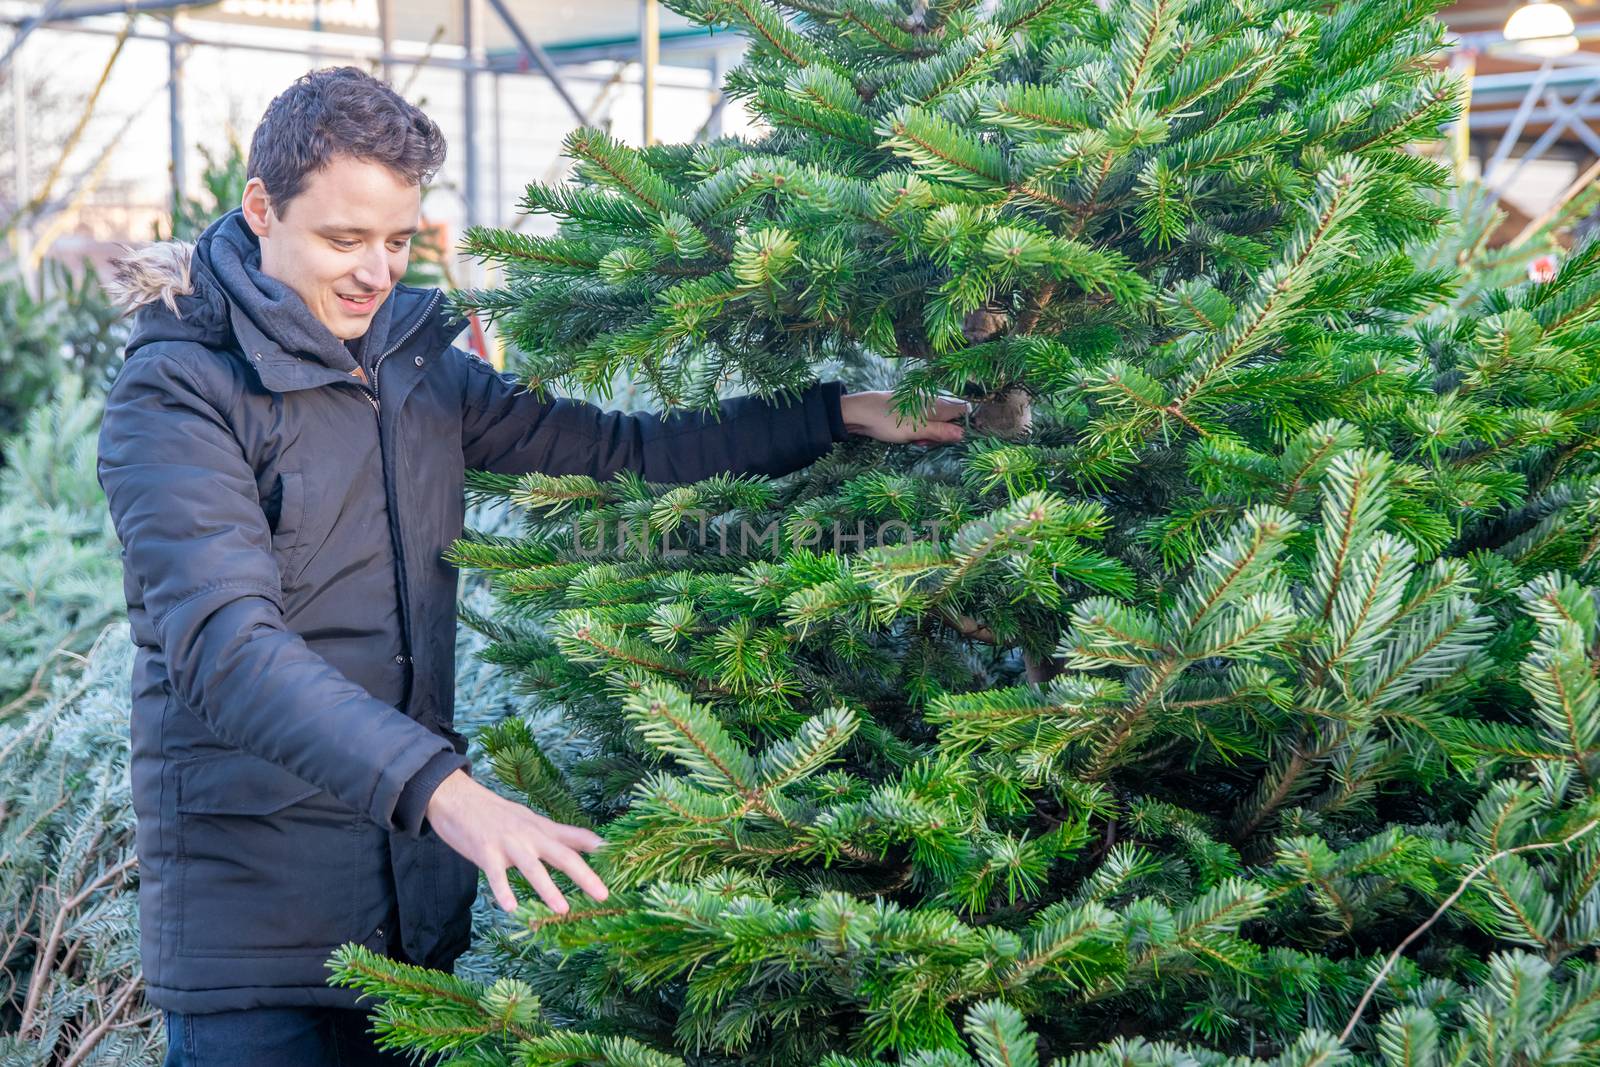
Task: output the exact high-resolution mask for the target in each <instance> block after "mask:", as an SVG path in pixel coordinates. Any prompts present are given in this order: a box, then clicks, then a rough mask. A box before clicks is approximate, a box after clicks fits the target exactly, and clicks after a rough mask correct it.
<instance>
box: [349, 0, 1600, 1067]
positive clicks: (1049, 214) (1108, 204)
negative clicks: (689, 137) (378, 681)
mask: <svg viewBox="0 0 1600 1067" xmlns="http://www.w3.org/2000/svg"><path fill="white" fill-rule="evenodd" d="M671 6H673V7H674V8H676V9H678V10H681V11H683V12H685V13H687V14H688V15H690V16H691V17H693V18H695V19H697V20H699V21H701V22H704V23H706V24H708V25H716V26H726V27H732V28H735V29H738V30H741V31H742V32H744V33H745V34H746V35H747V36H748V38H749V40H750V51H749V55H748V57H747V59H746V61H745V62H744V63H743V65H741V66H740V67H739V68H738V69H737V70H736V71H735V72H734V73H733V74H732V75H731V76H730V78H729V81H728V85H727V89H728V91H729V92H730V93H731V94H732V95H733V96H735V97H736V98H737V99H739V100H740V101H742V102H743V103H745V104H746V105H747V106H748V107H750V108H751V109H752V110H753V111H754V112H755V113H756V114H757V115H758V116H760V117H761V118H762V119H763V120H764V121H765V123H766V124H767V126H768V127H769V132H767V133H766V134H764V136H763V137H762V139H761V140H760V141H758V142H755V143H745V142H740V141H733V140H725V141H718V142H714V143H711V144H694V145H668V146H652V147H648V148H643V149H637V148H630V147H627V146H625V145H622V144H620V143H618V142H617V141H615V140H613V139H611V138H609V137H607V136H606V135H604V134H602V133H599V132H596V131H594V130H581V131H578V132H577V133H575V134H573V135H572V136H571V137H570V138H569V140H568V142H567V149H568V151H569V152H570V154H571V155H572V157H573V159H574V160H575V161H576V164H577V171H576V178H575V180H574V181H573V182H571V183H568V184H564V185H561V186H557V187H546V186H533V187H530V188H529V189H528V191H527V194H526V200H525V203H524V207H525V209H526V210H527V211H528V212H531V213H537V214H541V215H546V216H550V217H553V218H554V219H555V220H556V221H557V222H558V223H559V226H558V228H557V232H556V233H555V234H554V235H552V236H528V235H524V234H518V233H513V232H506V231H498V230H479V231H474V232H472V233H471V234H470V235H469V238H468V246H469V248H470V250H471V251H472V252H473V253H474V254H476V255H478V256H481V257H483V258H484V259H486V260H491V261H494V262H496V263H498V264H500V265H502V266H503V267H504V268H505V269H506V271H507V281H506V283H505V284H504V285H503V286H502V287H501V288H498V289H495V290H492V291H473V292H467V293H464V294H461V297H460V298H461V302H462V304H463V305H464V306H466V307H470V308H473V309H477V310H479V311H482V312H484V313H486V314H488V315H490V316H492V317H494V318H495V319H496V320H497V321H498V322H499V324H500V326H501V328H502V329H503V330H505V331H506V332H507V334H508V335H509V336H510V337H511V338H513V339H514V341H515V344H516V347H517V348H518V349H519V350H520V351H521V352H522V353H525V355H524V356H523V358H522V362H521V364H520V371H521V373H522V376H523V377H525V378H526V379H527V381H528V382H529V384H530V387H532V388H535V389H544V388H546V387H548V386H553V385H559V386H567V387H573V388H577V389H587V390H601V391H603V390H604V389H605V387H606V383H607V382H609V381H610V380H611V379H612V377H613V376H614V375H616V374H617V373H619V372H627V373H629V374H630V375H632V376H633V378H634V379H635V380H637V381H639V382H641V383H644V385H645V386H646V388H647V389H648V390H649V392H650V395H651V396H652V397H653V398H654V400H656V401H657V402H659V404H661V405H663V406H669V407H673V406H682V407H689V408H709V407H710V406H712V405H713V404H715V402H716V399H717V397H718V395H719V394H720V393H722V392H723V391H725V390H728V389H732V388H736V389H738V390H740V391H744V392H761V393H777V392H779V391H781V390H784V389H788V388H792V387H797V386H801V385H803V384H806V383H808V382H810V381H812V380H813V379H815V378H816V377H817V376H818V375H820V374H827V375H832V376H838V377H842V378H844V379H845V380H846V381H847V382H849V383H850V384H851V385H852V386H853V387H855V388H885V389H892V390H893V391H894V396H895V400H896V404H897V407H898V410H900V411H901V412H902V413H903V414H905V415H906V416H908V417H914V416H915V415H916V413H918V412H920V411H922V410H924V406H925V405H926V404H927V403H928V402H929V401H930V400H931V399H932V398H934V397H936V396H938V395H940V394H944V393H957V394H960V395H964V396H967V397H969V398H971V399H973V400H975V401H976V402H977V406H976V409H975V413H974V415H973V416H972V418H971V424H970V427H969V435H968V438H967V441H966V442H965V443H964V444H963V445H962V446H960V447H958V448H938V449H931V450H930V449H923V448H916V447H903V446H887V445H883V444H880V443H878V442H876V441H871V440H866V439H855V440H851V441H848V442H845V443H843V444H841V445H840V446H838V447H837V448H836V449H835V450H834V452H833V453H831V454H830V455H829V456H828V457H826V458H824V459H823V460H822V461H819V462H818V463H816V464H815V465H813V466H812V467H810V468H808V469H807V470H806V471H804V472H802V473H799V474H796V475H793V476H790V477H789V478H786V479H782V480H777V481H771V480H765V479H755V478H748V477H736V476H732V475H729V476H724V477H719V478H713V479H709V480H707V481H705V482H701V483H697V484H694V485H685V486H666V485H656V484H650V483H646V482H645V481H643V480H642V479H640V478H638V477H634V476H629V475H626V474H624V475H622V476H619V477H618V478H616V479H614V480H612V481H611V482H608V483H604V484H602V483H598V482H595V481H593V480H590V479H585V478H581V477H571V476H561V477H552V476H544V475H538V474H534V475H528V476H523V477H506V476H488V475H485V476H481V477H478V478H477V479H476V481H475V482H474V489H475V491H476V492H477V493H479V494H481V495H483V496H485V497H494V498H499V499H504V500H509V501H510V502H511V503H513V504H514V505H516V506H517V507H518V508H520V509H521V511H522V513H523V515H524V518H525V524H524V527H523V530H522V532H521V536H518V537H507V536H490V535H483V534H480V535H469V536H468V537H467V538H465V539H464V540H463V541H462V542H460V543H459V544H458V545H457V546H456V548H455V549H454V551H453V556H454V560H455V562H457V563H458V564H460V565H462V566H465V567H469V568H473V569H475V570H479V571H482V572H485V573H487V574H488V575H490V577H491V578H492V581H493V583H494V588H495V590H496V592H497V597H498V600H499V604H500V609H499V610H498V611H497V612H496V613H495V615H494V616H493V617H483V616H479V615H476V614H471V615H469V617H468V621H469V622H471V623H472V624H473V625H474V626H476V627H478V628H480V629H482V630H483V631H484V632H485V633H486V634H488V635H489V636H490V637H491V638H492V641H493V643H492V645H491V648H490V652H489V655H490V657H491V659H492V660H493V662H495V663H496V664H498V665H500V667H501V668H502V669H504V670H506V671H508V672H512V673H513V674H514V675H515V677H516V678H517V682H518V685H519V687H520V688H521V689H522V690H524V691H525V692H527V693H528V694H529V695H530V696H536V697H537V698H538V699H539V700H540V701H542V702H545V703H547V704H554V705H558V706H559V707H560V708H561V710H562V714H563V715H564V717H565V720H566V722H567V723H568V724H570V725H573V726H574V727H575V728H577V729H580V730H581V731H582V732H583V734H584V735H585V737H586V747H585V749H584V754H583V755H582V757H581V758H578V759H573V760H568V761H561V762H558V761H556V760H554V759H552V758H551V757H550V756H549V755H548V754H547V753H545V752H544V751H542V750H541V748H540V746H539V744H538V743H537V741H536V738H535V736H534V734H533V732H532V731H531V730H529V729H528V728H527V726H526V725H525V724H524V723H523V722H522V721H521V720H518V719H512V720H508V721H506V722H504V723H502V724H500V725H499V726H498V727H496V728H494V729H493V730H491V731H490V732H488V733H487V734H486V735H485V736H484V738H483V743H484V746H485V749H486V751H487V753H488V756H489V759H490V761H491V762H492V764H493V766H494V768H495V770H496V772H497V773H498V775H499V777H500V778H501V779H502V780H503V782H504V783H505V785H506V788H507V789H509V790H512V791H513V792H514V793H515V794H516V795H518V796H520V797H522V798H523V799H525V800H526V801H527V802H528V803H530V804H531V805H533V806H534V807H536V808H537V809H539V810H541V811H543V812H545V813H547V814H549V815H550V816H552V817H554V818H557V819H560V820H561V821H564V822H576V823H583V824H586V825H592V826H594V827H595V828H597V829H598V830H600V831H601V832H602V833H603V834H604V836H605V837H606V838H607V840H608V844H607V846H606V848H605V849H603V850H602V851H601V852H600V853H597V854H596V855H597V870H598V871H599V873H600V874H601V876H602V877H603V878H604V879H605V881H606V882H607V884H608V886H609V887H610V888H611V890H612V895H611V897H610V899H609V900H607V901H606V902H604V903H603V904H596V903H595V902H593V901H591V900H588V899H587V898H583V897H580V896H578V895H576V893H574V894H573V896H572V905H573V906H572V909H571V911H570V912H569V913H566V914H559V915H558V914H556V913H554V912H552V911H551V910H549V909H548V908H546V907H545V906H544V905H542V904H539V903H537V902H533V897H532V895H531V893H530V891H529V889H528V887H527V886H526V885H525V884H524V885H522V886H520V888H519V893H520V894H521V897H522V899H523V900H524V901H525V902H524V904H523V905H522V907H521V908H520V909H519V912H518V913H517V915H516V916H515V919H514V921H513V922H511V923H509V924H507V926H506V927H505V928H503V929H499V930H494V931H490V932H488V933H487V934H486V936H487V937H488V944H489V947H490V948H491V950H492V951H493V952H494V954H495V956H496V958H497V960H498V965H499V968H500V970H499V973H498V975H497V977H496V978H495V979H494V980H493V981H489V982H478V981H471V980H467V979H465V978H457V977H452V976H446V975H441V974H436V973H430V972H426V971H422V970H418V969H416V968H410V967H407V966H404V965H401V964H399V963H396V962H395V961H390V960H383V959H379V958H376V957H374V956H372V955H371V954H370V953H367V952H365V951H364V950H361V949H359V948H355V947H349V948H347V949H346V950H344V951H342V952H341V953H340V955H339V957H338V958H337V959H336V960H335V961H334V970H335V975H336V979H337V980H338V981H341V982H344V983H347V984H351V985H354V986H357V987H360V988H363V989H366V990H368V991H371V992H372V993H374V994H376V995H377V996H378V998H379V1002H380V1004H381V1006H380V1008H379V1024H378V1025H379V1027H380V1030H381V1032H382V1033H384V1034H385V1035H386V1040H388V1041H390V1042H391V1043H393V1044H394V1045H396V1046H397V1047H398V1046H403V1047H411V1048H418V1049H430V1050H438V1051H449V1052H451V1053H452V1054H453V1057H454V1059H453V1061H452V1062H459V1063H482V1064H511V1063H516V1064H573V1065H576V1064H585V1065H589V1064H604V1065H616V1067H622V1065H652V1067H656V1065H659V1067H667V1065H679V1064H697V1065H698V1064H734V1063H760V1064H816V1063H824V1064H828V1065H830V1067H846V1065H854V1064H865V1063H877V1062H899V1063H904V1064H908V1065H909V1064H917V1065H921V1067H934V1065H941V1067H942V1065H951V1067H954V1065H959V1064H970V1063H974V1062H977V1063H982V1064H986V1065H989V1064H993V1065H999V1064H1035V1063H1042V1062H1048V1061H1049V1060H1050V1058H1052V1057H1056V1058H1058V1060H1059V1062H1061V1063H1063V1064H1070V1065H1072V1067H1099V1065H1102V1064H1103V1065H1106V1067H1110V1065H1113V1064H1116V1065H1124V1064H1141V1065H1142V1064H1149V1065H1152V1067H1154V1065H1173V1067H1177V1065H1180V1064H1223V1063H1228V1064H1254V1063H1272V1064H1278V1065H1284V1067H1287V1065H1290V1064H1333V1063H1370V1064H1385V1065H1391V1064H1392V1065H1399V1064H1410V1065H1418V1067H1426V1065H1431V1064H1439V1065H1442V1064H1467V1063H1471V1064H1480V1063H1481V1064H1507V1065H1510V1064H1524V1063H1556V1062H1562V1063H1596V1062H1600V968H1597V966H1596V964H1595V963H1594V958H1595V951H1596V949H1597V948H1600V829H1597V827H1600V798H1597V795H1596V786H1597V775H1600V683H1597V681H1596V673H1597V669H1600V651H1597V649H1600V624H1597V621H1596V619H1597V600H1596V593H1595V588H1594V587H1595V585H1596V584H1597V580H1600V457H1597V442H1600V433H1597V431H1600V355H1597V353H1600V242H1594V243H1589V244H1587V245H1582V246H1580V247H1577V248H1575V249H1573V250H1572V251H1571V253H1570V254H1568V255H1567V256H1566V257H1565V258H1564V259H1563V261H1562V264H1561V266H1560V269H1559V271H1558V272H1557V273H1556V274H1555V276H1554V277H1553V278H1551V279H1549V280H1546V281H1539V282H1533V281H1527V282H1520V283H1518V284H1514V285H1511V286H1510V287H1485V291H1484V292H1483V293H1482V295H1477V296H1473V298H1472V299H1470V300H1465V301H1462V300H1458V299H1457V297H1458V294H1459V293H1460V292H1461V289H1462V287H1463V285H1465V284H1467V282H1468V280H1467V279H1465V278H1464V277H1463V274H1464V272H1463V266H1464V265H1465V262H1466V261H1465V259H1464V258H1463V257H1461V256H1459V255H1457V254H1454V253H1451V254H1445V255H1438V254H1431V253H1430V249H1435V248H1436V247H1437V246H1438V245H1439V244H1440V243H1441V242H1446V243H1448V242H1452V241H1454V242H1459V241H1460V240H1461V239H1462V238H1461V233H1462V232H1463V226H1462V224H1460V223H1459V222H1457V221H1455V220H1452V218H1451V215H1450V209H1449V206H1448V205H1449V204H1450V182H1451V175H1450V171H1449V169H1448V168H1447V167H1446V166H1445V165H1443V164H1441V163H1439V162H1437V161H1435V160H1434V159H1431V158H1429V157H1428V156H1426V155H1424V154H1419V153H1417V152H1415V151H1412V150H1410V149H1411V148H1412V147H1413V146H1415V145H1417V144H1419V143H1424V142H1427V141H1429V140H1432V139H1436V138H1437V137H1438V134H1439V131H1440V128H1441V126H1443V125H1444V124H1446V123H1448V122H1449V121H1451V120H1452V119H1453V118H1455V117H1456V116H1457V108H1458V104H1457V100H1458V93H1459V88H1460V87H1459V86H1458V85H1457V84H1456V83H1455V82H1454V81H1453V80H1452V78H1451V77H1450V76H1449V75H1447V74H1446V73H1444V72H1443V71H1442V70H1441V69H1440V68H1439V67H1438V65H1437V63H1436V62H1435V60H1436V58H1437V53H1438V51H1439V48H1440V46H1441V41H1442V34H1443V30H1442V27H1441V26H1440V24H1439V23H1438V22H1437V21H1436V20H1434V19H1433V18H1432V16H1431V8H1432V6H1433V5H1430V4H1427V3H1411V2H1403V3H1398V4H1397V3H1394V2H1379V0H1353V2H1336V3H1332V4H1321V3H1318V4H1311V3H1305V2H1301V0H1266V2H1258V0H1228V2H1224V0H1108V2H1107V3H1105V4H1104V5H1097V4H1095V3H1092V2H1089V0H1064V2H1051V0H1001V2H999V3H989V4H979V3H974V2H970V0H953V2H948V3H937V2H922V0H804V2H801V0H793V2H781V3H762V2H758V0H676V2H673V3H672V4H671ZM1475 283H1481V279H1477V280H1475Z"/></svg>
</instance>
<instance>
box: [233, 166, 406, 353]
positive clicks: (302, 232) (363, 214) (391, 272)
mask: <svg viewBox="0 0 1600 1067" xmlns="http://www.w3.org/2000/svg"><path fill="white" fill-rule="evenodd" d="M240 207H241V208H242V209H243V212H244V217H245V220H246V221H247V222H248V223H249V224H250V229H251V230H253V231H254V232H255V235H256V236H257V237H259V238H261V270H262V272H263V273H265V274H266V275H268V276H269V277H272V278H276V279H277V280H278V281H280V282H283V283H284V284H285V285H287V286H288V287H289V288H291V289H293V290H294V291H295V292H296V293H297V294H299V296H300V298H301V299H302V300H304V301H305V302H306V307H308V308H310V309H311V313H312V314H313V315H315V316H316V317H317V320H318V321H319V322H321V323H322V324H323V325H324V326H326V327H327V328H328V329H329V330H331V331H332V332H333V335H334V336H335V337H337V338H339V339H340V340H341V341H348V340H351V339H353V338H356V337H360V336H361V335H362V334H364V333H366V332H367V326H368V325H369V324H370V323H371V322H372V314H373V312H375V311H377V309H378V306H379V305H380V304H382V303H383V302H384V300H386V299H388V296H389V293H390V291H391V290H392V289H393V288H394V286H395V284H396V283H397V282H399V280H400V276H401V275H403V274H404V273H405V272H406V263H407V261H408V260H409V258H410V256H411V237H412V235H413V234H415V233H416V232H417V228H418V226H419V225H420V224H421V220H422V190H421V189H420V188H419V187H418V186H415V185H411V184H409V183H407V182H406V181H405V179H403V178H401V177H400V176H399V175H397V174H395V173H394V172H393V171H391V170H390V169H389V168H387V167H385V166H383V165H382V164H380V163H368V162H365V161H363V160H359V159H352V158H350V157H348V156H335V157H334V158H333V160H332V161H331V162H330V163H329V164H328V165H327V166H326V167H324V168H323V169H322V170H320V171H316V172H314V173H312V174H310V175H308V176H307V178H306V182H305V185H304V186H302V187H301V190H300V192H299V193H298V194H296V195H295V197H294V199H293V200H291V201H290V202H289V204H288V206H287V209H286V213H287V215H288V218H284V217H282V216H280V215H279V214H278V213H277V211H276V210H275V208H274V207H273V205H272V202H271V198H270V197H268V195H267V190H266V186H264V185H263V184H262V182H261V179H260V178H251V179H250V182H249V184H247V185H246V186H245V191H244V197H243V199H242V201H241V203H240Z"/></svg>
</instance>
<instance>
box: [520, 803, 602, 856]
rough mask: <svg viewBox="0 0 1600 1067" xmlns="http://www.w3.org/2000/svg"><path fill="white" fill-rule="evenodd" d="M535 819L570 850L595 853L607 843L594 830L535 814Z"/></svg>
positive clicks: (544, 829)
mask: <svg viewBox="0 0 1600 1067" xmlns="http://www.w3.org/2000/svg"><path fill="white" fill-rule="evenodd" d="M534 818H536V819H538V820H539V827H540V829H542V830H543V831H544V832H545V833H547V834H549V835H550V836H551V837H553V838H555V839H556V840H557V841H559V842H561V843H562V844H563V845H566V846H567V847H568V848H572V849H577V850H578V851H579V852H593V851H595V850H596V849H598V848H599V847H600V846H601V845H604V844H605V843H606V839H605V838H603V837H601V836H600V835H599V834H597V833H595V832H594V831H593V830H586V829H584V828H583V827H581V826H570V825H568V824H567V823H564V822H556V821H555V820H554V819H551V818H547V817H545V816H543V815H540V814H539V813H538V812H534Z"/></svg>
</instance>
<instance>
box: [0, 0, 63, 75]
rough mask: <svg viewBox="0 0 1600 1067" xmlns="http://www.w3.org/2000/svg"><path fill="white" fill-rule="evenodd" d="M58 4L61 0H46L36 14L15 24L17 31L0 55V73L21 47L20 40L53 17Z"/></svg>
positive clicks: (24, 39)
mask: <svg viewBox="0 0 1600 1067" xmlns="http://www.w3.org/2000/svg"><path fill="white" fill-rule="evenodd" d="M60 6H61V0H47V2H46V3H45V5H44V7H42V8H40V9H39V14H38V15H37V16H35V17H33V18H29V19H24V20H23V21H22V22H21V23H19V24H18V25H17V32H16V33H15V34H13V35H12V37H11V41H10V43H8V44H7V45H6V50H5V54H4V55H0V74H3V73H5V69H6V66H7V65H8V64H9V63H10V62H11V58H12V57H13V56H15V55H16V54H17V50H18V49H20V48H21V47H22V42H23V41H26V40H27V39H28V37H29V35H30V34H32V33H33V31H34V30H36V29H38V28H39V27H40V26H42V25H43V24H45V23H46V22H49V21H50V20H51V19H52V18H54V17H55V14H56V9H57V8H59V7H60Z"/></svg>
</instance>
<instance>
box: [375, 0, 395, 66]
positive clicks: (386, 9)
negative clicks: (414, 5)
mask: <svg viewBox="0 0 1600 1067" xmlns="http://www.w3.org/2000/svg"><path fill="white" fill-rule="evenodd" d="M378 47H379V48H380V49H382V52H381V53H380V54H379V56H378V69H379V70H381V71H382V72H383V80H384V81H385V82H387V83H389V84H391V85H392V84H394V0H378Z"/></svg>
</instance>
